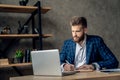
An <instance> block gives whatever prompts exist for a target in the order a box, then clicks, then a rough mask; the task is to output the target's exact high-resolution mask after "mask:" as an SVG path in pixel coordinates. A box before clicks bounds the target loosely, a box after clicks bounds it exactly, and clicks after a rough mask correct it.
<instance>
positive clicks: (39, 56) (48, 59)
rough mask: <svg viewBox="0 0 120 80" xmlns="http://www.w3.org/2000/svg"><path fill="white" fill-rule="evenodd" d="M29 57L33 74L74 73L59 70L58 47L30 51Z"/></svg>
mask: <svg viewBox="0 0 120 80" xmlns="http://www.w3.org/2000/svg"><path fill="white" fill-rule="evenodd" d="M31 57H32V67H33V74H34V75H39V76H40V75H41V76H64V75H70V74H74V73H76V71H66V72H62V71H61V67H60V58H59V50H58V49H52V50H38V51H31Z"/></svg>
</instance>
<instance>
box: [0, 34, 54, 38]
mask: <svg viewBox="0 0 120 80" xmlns="http://www.w3.org/2000/svg"><path fill="white" fill-rule="evenodd" d="M52 36H53V35H52V34H43V35H42V37H43V38H47V37H52ZM38 37H39V34H2V35H0V38H7V39H8V38H38Z"/></svg>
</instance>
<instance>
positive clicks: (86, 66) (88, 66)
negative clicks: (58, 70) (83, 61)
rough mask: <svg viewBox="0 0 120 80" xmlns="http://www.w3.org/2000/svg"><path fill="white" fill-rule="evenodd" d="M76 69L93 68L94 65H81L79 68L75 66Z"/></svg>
mask: <svg viewBox="0 0 120 80" xmlns="http://www.w3.org/2000/svg"><path fill="white" fill-rule="evenodd" d="M77 70H94V66H93V65H82V66H80V67H79V68H77Z"/></svg>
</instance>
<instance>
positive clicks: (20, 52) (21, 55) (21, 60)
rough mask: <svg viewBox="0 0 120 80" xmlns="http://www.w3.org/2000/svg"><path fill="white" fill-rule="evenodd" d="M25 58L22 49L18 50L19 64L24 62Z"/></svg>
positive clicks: (16, 54)
mask: <svg viewBox="0 0 120 80" xmlns="http://www.w3.org/2000/svg"><path fill="white" fill-rule="evenodd" d="M23 56H24V53H23V51H22V50H20V49H18V50H16V53H15V58H16V61H17V63H22V62H23Z"/></svg>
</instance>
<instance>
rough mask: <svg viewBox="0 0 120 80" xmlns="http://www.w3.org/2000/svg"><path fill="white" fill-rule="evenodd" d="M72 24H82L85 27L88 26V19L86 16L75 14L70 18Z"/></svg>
mask: <svg viewBox="0 0 120 80" xmlns="http://www.w3.org/2000/svg"><path fill="white" fill-rule="evenodd" d="M70 25H71V26H75V25H82V26H83V27H84V28H87V20H86V18H85V17H78V16H74V17H72V19H71V20H70Z"/></svg>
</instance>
